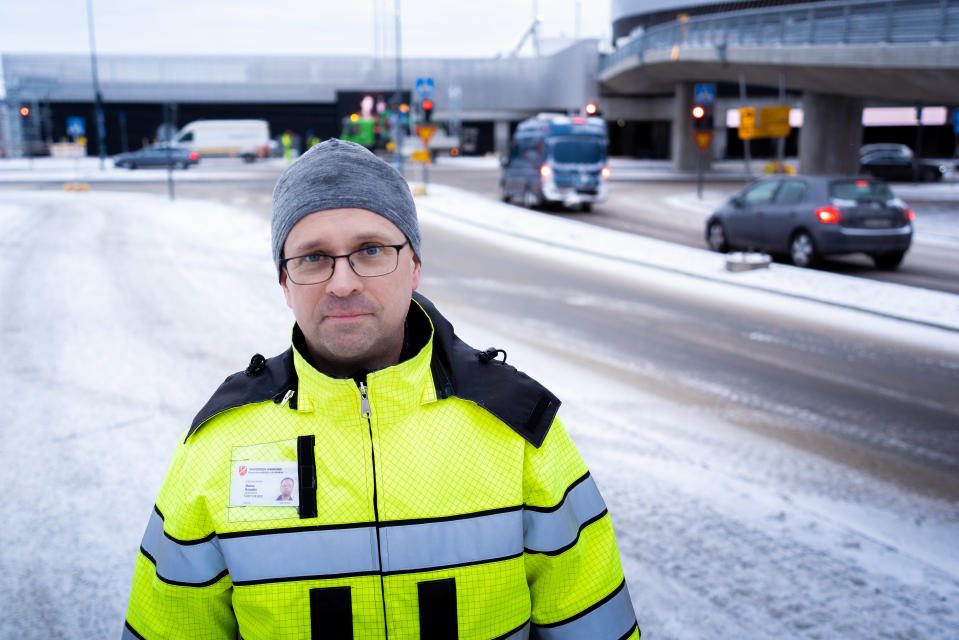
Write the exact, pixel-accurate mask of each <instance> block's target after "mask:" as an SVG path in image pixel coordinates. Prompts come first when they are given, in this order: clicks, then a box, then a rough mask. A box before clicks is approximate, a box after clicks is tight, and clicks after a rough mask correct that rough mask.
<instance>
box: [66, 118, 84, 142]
mask: <svg viewBox="0 0 959 640" xmlns="http://www.w3.org/2000/svg"><path fill="white" fill-rule="evenodd" d="M86 134H87V121H86V119H85V118H80V117H78V116H70V117H69V118H67V135H70V136H73V137H74V138H79V137H80V136H85V135H86Z"/></svg>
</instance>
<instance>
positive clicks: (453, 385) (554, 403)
mask: <svg viewBox="0 0 959 640" xmlns="http://www.w3.org/2000/svg"><path fill="white" fill-rule="evenodd" d="M413 299H414V300H415V301H416V302H417V304H419V305H420V306H421V307H422V308H423V310H424V311H425V312H426V314H427V315H428V316H429V317H430V320H432V321H433V327H434V329H435V330H434V333H433V360H432V362H431V369H432V373H433V379H434V380H435V384H436V395H437V397H439V398H448V397H450V396H456V397H458V398H463V399H464V400H469V401H471V402H475V403H476V404H478V405H479V406H481V407H483V408H484V409H486V410H487V411H489V412H490V413H492V414H493V415H494V416H496V417H497V418H499V419H500V420H502V421H503V422H504V423H506V424H507V425H508V426H509V427H510V428H511V429H513V431H515V432H516V433H518V434H519V435H521V436H522V437H523V438H524V439H525V440H526V441H527V442H529V443H530V444H532V445H533V446H534V447H539V446H540V445H541V444H543V440H544V439H545V438H546V434H547V432H549V428H550V425H552V424H553V419H554V418H555V417H556V412H557V411H558V410H559V405H560V401H559V398H557V397H556V396H555V395H553V394H552V393H551V392H550V391H549V390H548V389H546V388H545V387H544V386H542V385H541V384H539V383H538V382H536V381H535V380H533V379H532V378H530V377H529V376H528V375H526V374H525V373H523V372H522V371H518V370H517V369H516V368H515V367H512V366H510V365H508V364H506V363H505V362H501V361H499V360H490V359H488V358H481V357H480V355H481V354H482V353H483V352H482V351H479V350H477V349H474V348H473V347H471V346H469V345H468V344H466V343H465V342H463V341H462V340H460V339H459V337H457V336H456V334H455V333H454V331H453V325H452V324H450V322H449V321H448V320H447V319H446V318H444V317H443V316H442V315H440V313H439V311H437V310H436V307H435V306H433V303H431V302H430V301H429V300H427V299H426V298H424V297H423V296H422V295H420V294H418V293H414V294H413Z"/></svg>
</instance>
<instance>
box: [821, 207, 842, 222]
mask: <svg viewBox="0 0 959 640" xmlns="http://www.w3.org/2000/svg"><path fill="white" fill-rule="evenodd" d="M816 218H818V219H819V222H822V223H824V224H834V223H836V222H839V209H837V208H836V207H833V206H828V207H819V208H818V209H816Z"/></svg>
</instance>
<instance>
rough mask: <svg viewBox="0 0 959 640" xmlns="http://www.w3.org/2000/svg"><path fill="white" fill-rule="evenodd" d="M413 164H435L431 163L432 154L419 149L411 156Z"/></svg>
mask: <svg viewBox="0 0 959 640" xmlns="http://www.w3.org/2000/svg"><path fill="white" fill-rule="evenodd" d="M411 157H412V158H413V162H425V163H426V164H433V163H432V162H431V161H430V152H429V151H428V150H426V149H418V150H416V151H414V152H413V153H412V154H411Z"/></svg>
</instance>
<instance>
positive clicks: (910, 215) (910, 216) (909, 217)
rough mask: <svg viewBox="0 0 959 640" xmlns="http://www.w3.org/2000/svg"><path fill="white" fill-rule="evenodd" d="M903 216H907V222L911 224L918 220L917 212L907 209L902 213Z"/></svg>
mask: <svg viewBox="0 0 959 640" xmlns="http://www.w3.org/2000/svg"><path fill="white" fill-rule="evenodd" d="M902 215H904V216H906V220H908V221H909V222H912V221H913V220H915V219H916V212H915V211H913V210H912V209H905V210H904V211H903V212H902Z"/></svg>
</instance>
